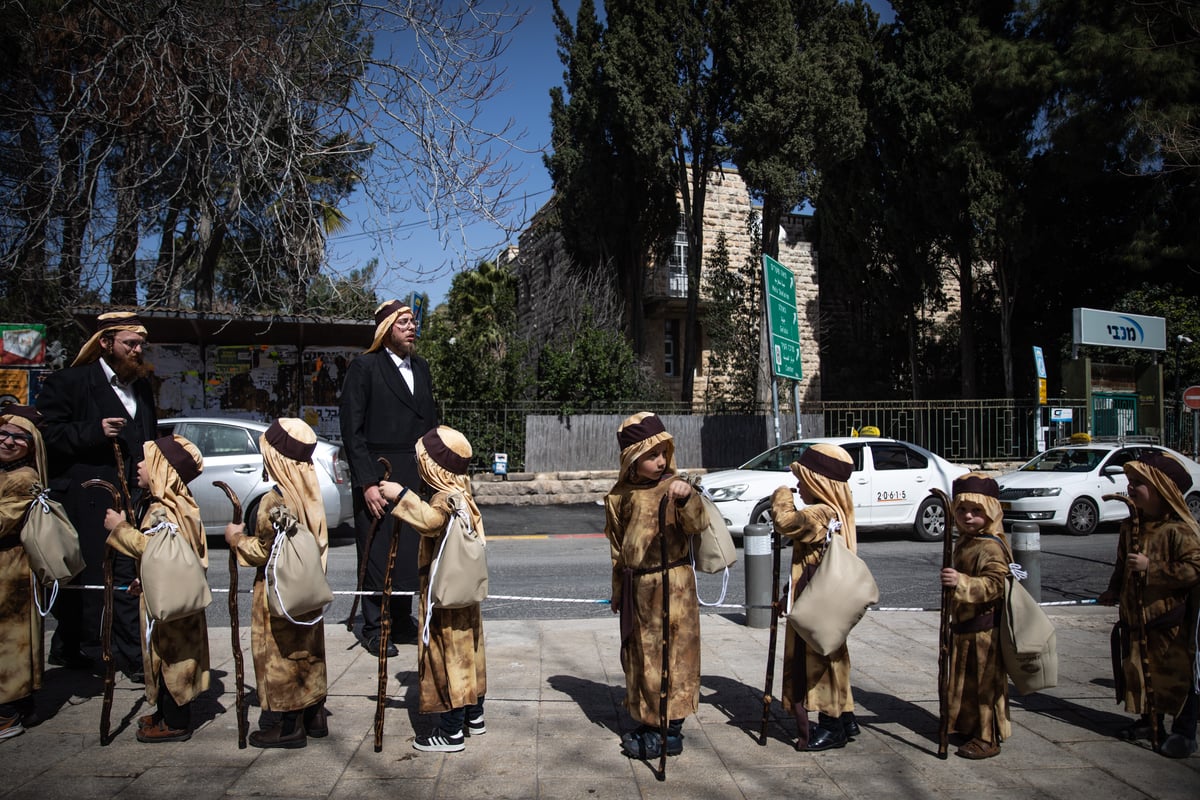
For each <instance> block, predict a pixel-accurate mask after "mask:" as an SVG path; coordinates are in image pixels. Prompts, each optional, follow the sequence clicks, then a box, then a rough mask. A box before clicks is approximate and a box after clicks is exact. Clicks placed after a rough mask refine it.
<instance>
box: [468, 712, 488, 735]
mask: <svg viewBox="0 0 1200 800" xmlns="http://www.w3.org/2000/svg"><path fill="white" fill-rule="evenodd" d="M485 733H487V723H486V722H484V721H483V714H480V715H479V716H478V717H476V718H475V719H468V720H467V727H466V734H467V736H482V735H483V734H485Z"/></svg>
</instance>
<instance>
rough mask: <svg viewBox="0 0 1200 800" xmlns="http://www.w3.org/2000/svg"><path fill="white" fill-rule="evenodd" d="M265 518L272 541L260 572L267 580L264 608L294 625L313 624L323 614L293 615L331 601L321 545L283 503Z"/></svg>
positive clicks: (322, 616) (317, 609) (331, 596)
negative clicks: (267, 521)
mask: <svg viewBox="0 0 1200 800" xmlns="http://www.w3.org/2000/svg"><path fill="white" fill-rule="evenodd" d="M269 518H270V520H271V525H272V526H273V527H274V528H275V541H274V543H273V544H272V545H271V555H270V557H268V559H267V566H266V569H265V570H264V572H265V573H266V579H267V609H268V610H269V611H270V612H271V616H273V617H283V618H284V619H287V620H288V621H289V622H291V623H293V624H295V625H316V624H317V623H318V622H320V621H321V620H322V619H323V618H324V616H325V615H324V614H323V613H322V614H321V615H319V616H317V617H316V618H315V619H311V620H303V621H301V620H298V619H296V617H300V616H304V615H305V614H311V613H312V612H314V611H320V610H321V609H323V608H325V606H327V605H329V604H330V603H332V602H333V590H332V589H330V588H329V580H328V579H327V578H326V577H325V567H324V566H322V564H321V546H320V545H319V544H318V543H317V537H316V536H313V534H312V531H310V530H309V529H308V527H307V526H305V525H301V524H300V521H299V520H297V519H296V517H295V516H293V515H292V512H291V511H290V510H288V508H287V506H282V505H279V506H275V507H274V508H272V509H271V512H270V515H269Z"/></svg>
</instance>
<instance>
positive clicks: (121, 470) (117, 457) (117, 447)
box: [112, 436, 133, 524]
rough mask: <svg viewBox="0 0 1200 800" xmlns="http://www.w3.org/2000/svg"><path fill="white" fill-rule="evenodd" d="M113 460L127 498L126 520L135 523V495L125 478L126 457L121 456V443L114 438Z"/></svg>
mask: <svg viewBox="0 0 1200 800" xmlns="http://www.w3.org/2000/svg"><path fill="white" fill-rule="evenodd" d="M112 446H113V460H114V461H115V462H116V465H117V476H118V477H119V478H120V479H121V491H122V492H124V497H125V506H124V508H125V519H127V520H129V522H130V523H131V524H132V523H133V495H132V494H130V493H129V480H128V479H127V478H126V477H125V456H124V455H122V454H121V442H120V441H119V440H118V439H117V438H116V437H115V436H114V437H113V440H112Z"/></svg>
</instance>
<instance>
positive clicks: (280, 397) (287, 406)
mask: <svg viewBox="0 0 1200 800" xmlns="http://www.w3.org/2000/svg"><path fill="white" fill-rule="evenodd" d="M297 363H298V357H297V350H296V348H295V347H294V346H291V345H282V346H275V345H244V346H229V347H209V348H208V377H207V380H206V382H205V389H204V403H205V407H206V408H207V409H208V410H209V412H212V411H218V410H219V411H221V412H222V413H223V414H225V415H228V416H231V417H240V418H242V419H256V420H260V421H264V422H265V421H268V420H273V419H277V418H279V417H286V416H290V415H291V414H293V413H295V412H294V409H296V408H299V406H300V403H299V399H300V398H299V396H298V395H299V391H298V385H299V376H298V374H297V370H296V368H297Z"/></svg>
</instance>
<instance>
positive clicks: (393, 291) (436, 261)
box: [329, 0, 892, 305]
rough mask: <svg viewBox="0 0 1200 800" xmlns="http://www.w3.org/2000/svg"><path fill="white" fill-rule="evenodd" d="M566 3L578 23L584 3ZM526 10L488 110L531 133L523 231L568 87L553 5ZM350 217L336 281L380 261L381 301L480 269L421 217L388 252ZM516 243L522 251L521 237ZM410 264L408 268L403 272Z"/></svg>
mask: <svg viewBox="0 0 1200 800" xmlns="http://www.w3.org/2000/svg"><path fill="white" fill-rule="evenodd" d="M518 2H519V0H518ZM561 2H562V6H563V9H564V10H565V11H566V12H567V14H568V15H570V17H571V20H572V21H574V19H575V14H576V11H577V10H578V8H579V2H578V0H561ZM870 4H871V5H872V6H873V7H875V8H876V9H877V10H880V9H882V12H881V15H882V16H883V17H884V19H885V20H887V19H890V18H891V16H892V14H891V7H890V5H889V4H888V2H887V0H871V2H870ZM596 5H597V7H598V8H602V7H603V0H597V2H596ZM520 8H523V9H527V10H528V13H527V15H526V17H525V19H524V21H523V22H522V24H521V25H520V26H519V27H518V28H517V30H516V32H515V33H514V34H513V39H512V41H511V42H510V44H509V46H508V49H507V50H506V52H505V55H504V59H503V65H504V69H505V83H506V84H507V88H506V89H505V91H503V92H502V93H501V94H500V95H499V96H498V97H496V98H495V99H494V100H493V101H492V106H493V108H489V109H488V113H489V114H490V115H492V116H493V118H494V120H496V121H497V123H498V124H502V123H503V121H504V120H506V119H508V118H509V117H512V118H513V120H514V121H515V123H516V128H517V130H524V131H525V137H524V139H523V141H522V144H523V149H524V150H525V151H527V152H514V153H512V154H511V156H510V158H509V163H510V164H511V165H512V167H513V169H514V179H515V180H516V181H518V182H519V183H520V191H519V197H518V202H516V203H515V204H514V212H513V215H512V217H511V218H510V224H511V225H513V226H515V227H516V228H517V229H519V228H520V227H522V226H523V223H524V222H525V221H526V220H528V219H529V217H531V216H532V215H533V213H534V212H535V211H537V210H538V208H540V207H541V206H542V205H543V204H544V203H545V202H546V201H547V200H549V198H550V176H549V175H548V174H547V173H546V169H545V167H544V166H543V165H542V152H543V150H544V149H545V148H547V146H548V142H549V140H550V89H551V87H553V86H560V85H562V73H563V66H562V64H561V63H560V62H559V60H558V55H557V53H556V52H555V40H554V35H555V32H554V24H553V21H552V19H551V14H552V12H553V8H552V6H551V4H550V0H531V1H529V2H524V3H521V4H520ZM345 211H346V212H347V214H348V215H349V216H350V218H351V223H350V225H349V227H348V229H347V230H346V231H345V232H343V233H340V234H338V235H336V236H333V237H331V238H330V241H329V258H330V265H331V267H332V268H333V271H334V272H335V273H336V274H344V273H345V272H348V271H349V270H351V269H354V268H356V267H360V266H362V265H364V264H365V263H366V262H367V261H368V260H369V259H371V258H373V257H377V258H378V259H379V261H380V264H381V266H384V267H388V268H390V269H389V270H388V272H387V274H386V276H385V278H384V279H383V280H382V281H381V282H380V286H379V291H378V294H379V297H380V299H381V300H384V299H389V298H392V297H405V296H407V295H408V293H409V292H410V291H418V292H425V293H426V294H428V295H429V299H430V301H431V302H432V303H433V304H434V305H436V304H438V303H440V302H442V301H443V300H444V299H445V295H446V292H447V291H448V290H449V288H450V281H451V279H452V277H453V275H454V274H455V273H456V272H459V271H461V270H463V269H468V268H471V267H473V266H474V265H475V262H476V260H477V258H478V256H477V255H476V254H475V253H466V254H464V253H463V252H456V251H455V250H452V249H447V248H446V247H445V246H444V245H443V244H442V243H441V242H440V241H439V240H438V236H437V234H436V232H434V231H432V230H430V229H429V228H428V226H426V225H425V224H424V218H423V217H422V216H421V215H420V214H415V215H413V218H412V219H411V220H401V221H400V224H401V225H402V226H403V228H404V231H405V233H406V235H407V236H408V238H407V239H405V240H403V241H401V242H400V244H399V246H394V245H385V246H384V248H383V249H381V248H380V247H379V246H378V245H376V244H375V243H374V238H373V237H372V235H371V234H370V229H371V228H372V227H373V226H374V225H377V224H378V223H377V222H372V221H371V220H369V219H368V215H367V213H366V211H365V209H363V208H362V207H361V204H355V203H351V204H350V205H349V206H348V207H347V208H346V209H345ZM468 235H469V242H468V244H469V246H470V247H471V248H473V249H474V250H480V249H483V250H484V251H485V253H486V254H487V255H488V256H489V257H490V256H491V255H494V254H495V253H496V252H499V250H500V249H501V248H502V247H503V246H504V245H505V244H506V241H505V239H504V235H503V232H502V231H501V230H499V229H498V228H496V227H495V226H492V225H486V224H478V225H475V226H473V227H471V228H470V230H469V231H468ZM508 243H511V244H516V240H515V237H514V238H513V239H512V240H511V241H510V242H508ZM402 262H407V263H406V264H404V265H402Z"/></svg>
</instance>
